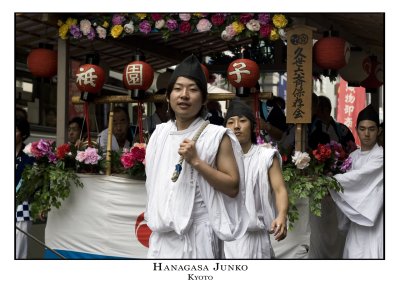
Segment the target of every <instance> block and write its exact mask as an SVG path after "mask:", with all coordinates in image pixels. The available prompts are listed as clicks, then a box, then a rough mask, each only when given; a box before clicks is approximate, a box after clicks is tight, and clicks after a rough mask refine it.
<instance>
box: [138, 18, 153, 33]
mask: <svg viewBox="0 0 400 286" xmlns="http://www.w3.org/2000/svg"><path fill="white" fill-rule="evenodd" d="M139 31H140V32H142V33H145V34H148V33H150V32H151V25H150V23H149V22H148V21H147V20H143V21H142V22H140V24H139Z"/></svg>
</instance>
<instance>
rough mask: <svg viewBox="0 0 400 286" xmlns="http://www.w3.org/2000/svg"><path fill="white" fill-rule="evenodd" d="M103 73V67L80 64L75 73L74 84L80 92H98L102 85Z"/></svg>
mask: <svg viewBox="0 0 400 286" xmlns="http://www.w3.org/2000/svg"><path fill="white" fill-rule="evenodd" d="M104 82H105V75H104V70H103V68H101V67H99V66H97V65H92V64H84V65H81V66H80V67H79V69H78V73H77V74H76V86H77V87H78V88H79V90H80V91H82V92H89V93H98V92H99V91H100V90H101V89H102V88H103V85H104Z"/></svg>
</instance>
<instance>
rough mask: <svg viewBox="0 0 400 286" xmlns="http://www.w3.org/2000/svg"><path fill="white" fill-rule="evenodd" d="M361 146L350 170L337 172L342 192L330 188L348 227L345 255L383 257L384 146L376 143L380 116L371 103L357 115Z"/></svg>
mask: <svg viewBox="0 0 400 286" xmlns="http://www.w3.org/2000/svg"><path fill="white" fill-rule="evenodd" d="M357 134H358V136H359V138H360V141H361V149H358V150H356V151H354V152H352V153H351V154H350V157H351V158H352V166H351V169H350V170H349V171H348V172H346V173H344V174H338V175H335V178H336V179H337V180H338V181H339V183H340V184H341V185H342V186H343V189H344V191H343V193H338V192H335V191H330V194H331V196H332V198H333V200H334V201H335V203H336V205H337V207H338V208H339V209H340V211H341V212H342V215H341V217H340V218H339V226H341V227H342V228H348V233H347V237H346V243H345V247H344V252H343V258H349V259H357V258H358V259H359V258H366V259H371V258H375V259H382V258H383V149H382V147H380V146H379V145H378V144H377V143H376V142H377V137H378V134H379V117H378V114H377V113H376V112H375V110H373V108H372V106H371V105H369V106H367V107H366V108H365V109H363V110H362V111H361V112H360V113H359V115H358V118H357Z"/></svg>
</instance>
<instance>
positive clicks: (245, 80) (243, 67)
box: [227, 59, 260, 88]
mask: <svg viewBox="0 0 400 286" xmlns="http://www.w3.org/2000/svg"><path fill="white" fill-rule="evenodd" d="M259 77H260V68H259V67H258V65H257V63H256V62H254V61H252V60H249V59H237V60H234V61H233V62H231V64H230V65H229V67H228V70H227V78H228V81H229V82H230V83H231V84H232V85H233V86H234V87H236V88H238V87H245V88H252V87H255V86H256V84H257V81H258V78H259Z"/></svg>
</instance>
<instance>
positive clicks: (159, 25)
mask: <svg viewBox="0 0 400 286" xmlns="http://www.w3.org/2000/svg"><path fill="white" fill-rule="evenodd" d="M164 26H165V20H164V19H161V20H158V21H156V23H155V27H156V29H157V30H160V29H162V28H164Z"/></svg>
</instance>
